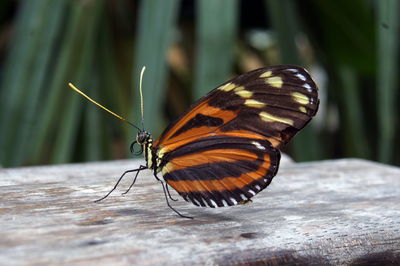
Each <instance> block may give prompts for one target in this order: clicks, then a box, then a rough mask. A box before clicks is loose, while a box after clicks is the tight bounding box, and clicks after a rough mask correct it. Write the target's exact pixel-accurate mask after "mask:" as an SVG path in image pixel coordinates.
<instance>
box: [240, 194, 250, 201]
mask: <svg viewBox="0 0 400 266" xmlns="http://www.w3.org/2000/svg"><path fill="white" fill-rule="evenodd" d="M240 197H241V198H242V200H248V199H247V197H246V196H245V195H244V194H240Z"/></svg>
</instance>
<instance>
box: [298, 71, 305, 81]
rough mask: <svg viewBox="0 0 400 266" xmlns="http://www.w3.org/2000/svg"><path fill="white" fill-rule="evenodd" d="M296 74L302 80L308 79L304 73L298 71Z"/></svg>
mask: <svg viewBox="0 0 400 266" xmlns="http://www.w3.org/2000/svg"><path fill="white" fill-rule="evenodd" d="M295 76H296V77H298V78H299V79H301V80H302V81H306V80H307V79H306V77H305V76H304V75H303V74H300V73H298V74H296V75H295Z"/></svg>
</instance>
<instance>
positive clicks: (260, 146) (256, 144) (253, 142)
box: [251, 141, 265, 150]
mask: <svg viewBox="0 0 400 266" xmlns="http://www.w3.org/2000/svg"><path fill="white" fill-rule="evenodd" d="M251 144H253V145H254V146H256V147H257V149H259V150H265V147H264V146H263V145H261V144H260V143H259V142H257V141H252V142H251Z"/></svg>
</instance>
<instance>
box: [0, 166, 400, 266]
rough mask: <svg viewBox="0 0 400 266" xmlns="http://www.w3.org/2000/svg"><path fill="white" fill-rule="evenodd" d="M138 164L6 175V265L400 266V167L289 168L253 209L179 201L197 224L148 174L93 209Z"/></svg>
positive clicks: (1, 213)
mask: <svg viewBox="0 0 400 266" xmlns="http://www.w3.org/2000/svg"><path fill="white" fill-rule="evenodd" d="M139 162H141V161H134V160H124V161H113V162H105V163H103V162H101V163H88V164H72V165H61V166H47V167H30V168H20V169H3V170H0V226H1V227H0V265H15V264H17V265H48V264H68V265H71V264H74V265H93V264H97V265H104V264H108V265H110V264H112V265H128V264H140V265H158V264H174V265H176V264H193V263H196V264H207V265H214V264H220V265H225V264H241V263H257V262H258V263H260V262H262V263H266V264H274V265H281V264H283V263H287V264H294V263H297V264H299V265H306V264H315V265H322V264H324V265H326V264H334V265H337V264H346V265H364V264H368V263H376V265H381V263H383V264H385V263H386V265H387V264H389V265H400V168H396V167H390V166H386V165H381V164H377V163H372V162H368V161H362V160H355V159H349V160H337V161H324V162H314V163H301V164H291V163H284V164H283V165H282V166H281V169H280V171H279V173H278V175H277V176H276V177H275V179H274V180H273V182H272V184H271V185H270V187H269V188H267V189H266V190H264V191H262V192H261V193H260V194H258V195H257V196H256V197H255V198H254V202H253V203H252V204H249V205H245V206H237V207H229V208H219V209H210V208H200V207H196V206H193V205H191V204H189V203H187V202H184V201H183V200H182V199H180V201H179V202H176V203H174V206H175V207H176V208H177V209H178V210H180V211H181V212H182V213H183V214H188V215H191V216H194V217H195V219H194V220H188V219H183V218H180V217H178V216H177V215H176V214H175V213H173V212H172V211H171V210H170V209H169V208H168V207H167V206H166V205H165V202H164V196H163V193H162V188H161V187H160V185H159V184H158V183H157V182H156V181H155V179H154V178H153V177H152V176H151V174H150V173H149V172H142V173H141V175H140V176H139V179H138V182H137V185H136V186H135V187H134V188H133V190H132V191H131V192H130V193H129V194H127V195H125V196H121V195H120V193H121V192H123V191H124V189H126V188H127V187H128V185H129V183H130V181H131V180H132V179H131V178H126V179H125V180H124V182H122V184H121V186H120V187H119V189H118V191H117V192H116V193H114V194H112V195H111V196H110V197H109V198H108V199H106V200H105V201H102V202H100V203H94V202H93V200H95V199H97V198H99V197H101V196H103V195H105V193H106V192H107V191H108V190H109V189H110V188H111V187H112V186H113V185H114V183H115V181H116V179H117V178H118V177H119V175H120V173H121V172H123V171H124V170H127V169H132V168H135V167H137V165H138V163H139ZM172 194H173V195H174V196H175V197H178V196H177V195H176V193H175V192H173V193H172Z"/></svg>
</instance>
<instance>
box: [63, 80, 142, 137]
mask: <svg viewBox="0 0 400 266" xmlns="http://www.w3.org/2000/svg"><path fill="white" fill-rule="evenodd" d="M68 85H69V87H70V88H71V89H73V90H74V91H76V92H77V93H79V94H80V95H82V96H83V97H85V98H86V99H88V100H89V101H91V102H92V103H94V104H95V105H97V106H98V107H100V108H101V109H103V110H105V111H107V112H109V113H110V114H112V115H113V116H115V117H117V118H119V119H121V120H122V121H124V122H126V123H128V124H129V125H131V126H133V127H134V128H136V129H137V130H139V131H140V128H138V127H137V126H135V125H134V124H132V123H131V122H129V121H128V120H126V119H125V118H124V117H122V116H120V115H118V114H116V113H114V112H113V111H111V110H109V109H107V108H106V107H104V106H103V105H101V104H99V103H98V102H96V101H95V100H93V99H92V98H90V97H89V96H87V95H86V94H85V93H83V92H82V91H81V90H79V89H78V88H77V87H75V86H74V84H72V83H68Z"/></svg>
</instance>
